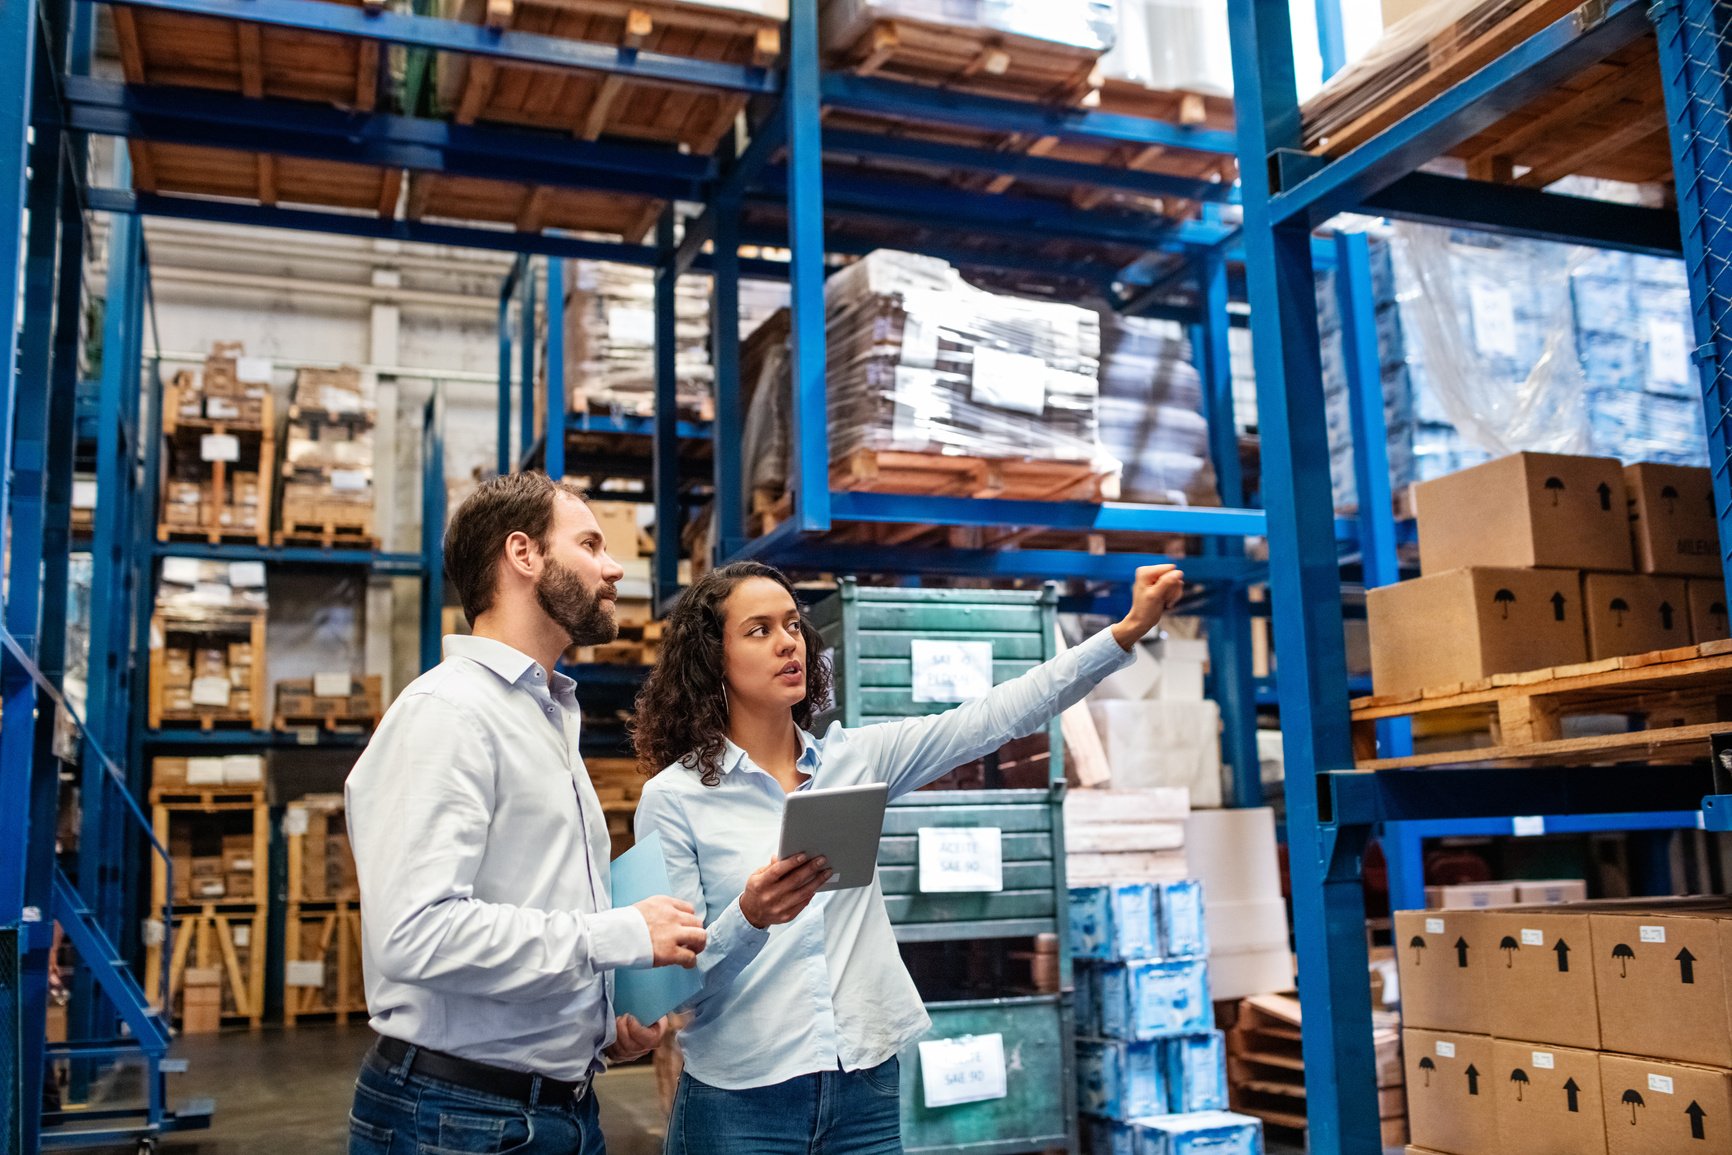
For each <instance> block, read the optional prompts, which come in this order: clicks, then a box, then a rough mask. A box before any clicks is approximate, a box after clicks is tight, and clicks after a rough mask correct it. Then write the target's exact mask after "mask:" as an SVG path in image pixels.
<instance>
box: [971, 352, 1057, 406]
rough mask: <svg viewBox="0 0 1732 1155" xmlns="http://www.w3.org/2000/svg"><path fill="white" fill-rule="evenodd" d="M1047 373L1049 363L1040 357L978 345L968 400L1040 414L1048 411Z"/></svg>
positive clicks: (979, 403)
mask: <svg viewBox="0 0 1732 1155" xmlns="http://www.w3.org/2000/svg"><path fill="white" fill-rule="evenodd" d="M1046 375H1047V368H1046V362H1045V361H1042V360H1041V359H1040V358H1039V357H1030V356H1029V355H1028V354H1027V353H1005V352H1002V351H1000V350H998V349H985V348H977V349H975V351H974V373H973V376H972V378H971V379H970V389H969V394H968V399H969V400H970V401H972V402H974V403H975V404H976V405H991V406H993V407H995V408H998V409H1009V410H1012V411H1014V412H1017V413H1027V414H1029V415H1031V416H1034V417H1039V416H1040V415H1041V414H1043V413H1045V412H1046Z"/></svg>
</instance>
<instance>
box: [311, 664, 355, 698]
mask: <svg viewBox="0 0 1732 1155" xmlns="http://www.w3.org/2000/svg"><path fill="white" fill-rule="evenodd" d="M352 685H354V679H353V678H351V677H350V676H349V672H348V671H347V670H338V671H337V672H336V673H334V674H329V673H327V674H314V675H313V697H315V698H347V697H348V696H349V688H350V687H351V686H352Z"/></svg>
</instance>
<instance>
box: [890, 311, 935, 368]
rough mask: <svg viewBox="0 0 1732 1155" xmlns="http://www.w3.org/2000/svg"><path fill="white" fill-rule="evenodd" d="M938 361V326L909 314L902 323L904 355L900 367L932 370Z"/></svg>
mask: <svg viewBox="0 0 1732 1155" xmlns="http://www.w3.org/2000/svg"><path fill="white" fill-rule="evenodd" d="M937 361H938V326H937V325H935V324H930V323H928V322H927V321H925V320H923V319H922V318H921V317H919V316H918V315H916V314H908V315H907V316H906V317H905V319H904V320H903V322H902V355H901V356H900V357H898V358H897V359H896V363H897V364H898V365H911V366H913V367H914V368H916V369H930V368H932V366H933V365H935V364H936V363H937Z"/></svg>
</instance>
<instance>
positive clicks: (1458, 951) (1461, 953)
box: [1455, 938, 1467, 967]
mask: <svg viewBox="0 0 1732 1155" xmlns="http://www.w3.org/2000/svg"><path fill="white" fill-rule="evenodd" d="M1455 965H1456V966H1458V967H1465V966H1466V965H1467V940H1466V939H1465V938H1458V939H1456V940H1455Z"/></svg>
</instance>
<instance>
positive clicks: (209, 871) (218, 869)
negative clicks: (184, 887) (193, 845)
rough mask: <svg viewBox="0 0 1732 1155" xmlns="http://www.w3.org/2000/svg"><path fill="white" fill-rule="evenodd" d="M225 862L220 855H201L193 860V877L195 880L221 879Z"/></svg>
mask: <svg viewBox="0 0 1732 1155" xmlns="http://www.w3.org/2000/svg"><path fill="white" fill-rule="evenodd" d="M222 872H223V860H222V856H221V855H220V854H219V855H214V856H212V855H200V856H199V857H197V858H194V859H193V860H192V876H193V877H194V878H221V877H222Z"/></svg>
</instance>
